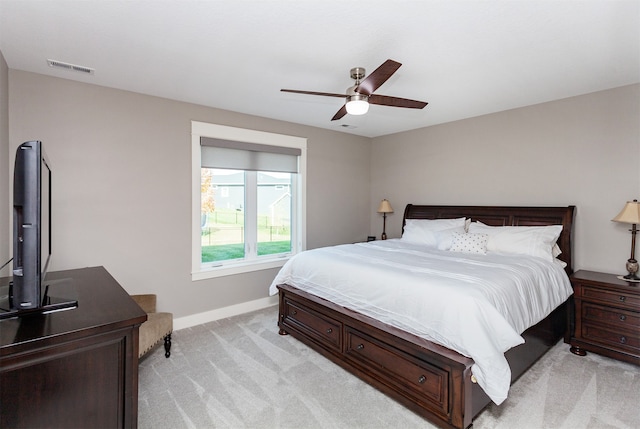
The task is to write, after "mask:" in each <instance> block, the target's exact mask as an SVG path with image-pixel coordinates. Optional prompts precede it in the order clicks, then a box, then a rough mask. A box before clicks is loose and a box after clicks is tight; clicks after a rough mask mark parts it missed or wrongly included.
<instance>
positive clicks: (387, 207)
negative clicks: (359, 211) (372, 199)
mask: <svg viewBox="0 0 640 429" xmlns="http://www.w3.org/2000/svg"><path fill="white" fill-rule="evenodd" d="M378 213H382V237H381V238H382V239H383V240H386V239H387V232H386V229H387V213H393V207H391V204H389V201H387V200H386V199H384V200H382V201H380V205H379V206H378Z"/></svg>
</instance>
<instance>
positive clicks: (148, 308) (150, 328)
mask: <svg viewBox="0 0 640 429" xmlns="http://www.w3.org/2000/svg"><path fill="white" fill-rule="evenodd" d="M131 298H133V300H134V301H135V302H136V303H137V304H138V305H139V306H140V308H142V310H143V311H144V312H145V313H147V321H146V322H144V323H143V324H142V325H140V334H139V336H140V345H139V349H138V357H139V358H141V357H142V356H144V355H145V354H147V353H148V352H149V351H151V349H153V347H154V346H155V345H156V344H158V343H159V342H160V341H161V340H163V339H164V355H165V357H169V356H170V355H171V333H172V332H173V314H171V313H157V312H156V295H153V294H146V295H131Z"/></svg>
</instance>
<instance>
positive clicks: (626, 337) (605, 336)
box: [582, 323, 640, 354]
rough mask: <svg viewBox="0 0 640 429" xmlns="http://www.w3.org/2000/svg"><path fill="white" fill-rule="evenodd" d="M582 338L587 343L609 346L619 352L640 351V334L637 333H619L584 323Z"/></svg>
mask: <svg viewBox="0 0 640 429" xmlns="http://www.w3.org/2000/svg"><path fill="white" fill-rule="evenodd" d="M582 338H584V339H585V340H587V341H593V342H596V343H602V344H608V345H610V346H613V347H615V348H616V349H619V350H627V351H629V352H631V353H636V354H637V353H638V351H640V333H639V332H638V331H637V330H635V331H618V330H613V329H607V328H605V327H602V326H597V325H592V324H589V323H584V324H583V325H582Z"/></svg>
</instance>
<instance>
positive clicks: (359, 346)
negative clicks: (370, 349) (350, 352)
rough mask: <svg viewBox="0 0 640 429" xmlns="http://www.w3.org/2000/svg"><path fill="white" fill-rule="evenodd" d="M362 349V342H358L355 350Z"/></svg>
mask: <svg viewBox="0 0 640 429" xmlns="http://www.w3.org/2000/svg"><path fill="white" fill-rule="evenodd" d="M362 349H364V344H358V346H357V347H356V350H362Z"/></svg>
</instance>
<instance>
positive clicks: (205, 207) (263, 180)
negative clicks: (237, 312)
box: [192, 121, 306, 280]
mask: <svg viewBox="0 0 640 429" xmlns="http://www.w3.org/2000/svg"><path fill="white" fill-rule="evenodd" d="M192 158H193V159H192V162H193V164H192V168H193V184H192V187H193V207H192V210H193V216H192V223H193V227H192V279H193V280H200V279H204V278H209V277H216V276H221V275H229V274H236V273H241V272H247V271H255V270H260V269H266V268H274V267H279V266H282V265H283V264H284V262H285V261H286V260H287V259H288V257H290V256H291V255H293V254H295V253H297V252H300V251H302V250H303V249H304V248H305V225H304V219H305V216H304V212H305V198H304V194H305V193H304V184H305V182H306V180H305V166H306V139H304V138H299V137H292V136H285V135H279V134H272V133H266V132H260V131H254V130H245V129H241V128H233V127H227V126H222V125H214V124H206V123H202V122H195V121H194V122H192Z"/></svg>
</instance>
